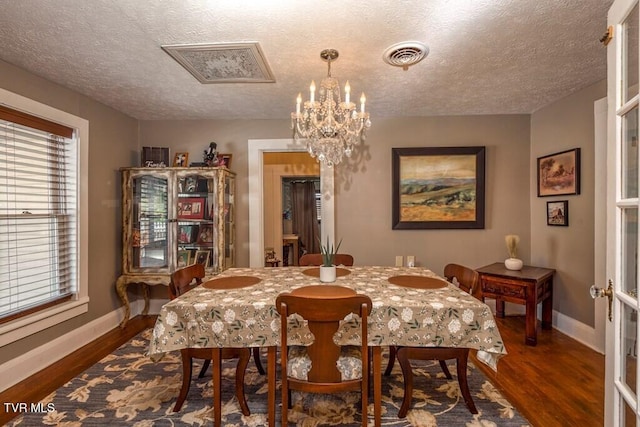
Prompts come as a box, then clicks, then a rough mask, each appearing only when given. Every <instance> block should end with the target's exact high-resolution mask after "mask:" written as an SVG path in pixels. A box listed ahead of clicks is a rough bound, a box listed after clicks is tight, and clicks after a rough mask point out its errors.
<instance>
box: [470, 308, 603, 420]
mask: <svg viewBox="0 0 640 427" xmlns="http://www.w3.org/2000/svg"><path fill="white" fill-rule="evenodd" d="M496 322H497V324H498V328H499V329H500V334H501V335H502V339H503V341H504V343H505V346H506V348H507V352H508V354H507V355H506V356H505V357H503V358H502V359H500V361H499V362H498V372H497V373H496V372H494V371H493V370H491V368H489V367H488V366H486V365H485V364H483V363H481V362H477V361H474V364H475V365H476V366H477V367H479V368H480V369H482V371H483V372H484V373H485V374H486V375H487V377H488V378H489V379H490V380H491V382H492V383H493V385H494V386H496V388H498V389H499V390H500V391H501V392H502V394H503V395H504V396H505V397H506V398H507V400H509V402H511V403H512V404H513V405H514V406H515V407H516V408H517V409H518V410H519V411H520V412H521V413H522V415H524V416H525V417H526V418H527V419H528V420H529V422H531V424H532V425H533V426H535V427H547V426H581V427H589V426H594V427H595V426H598V427H601V426H603V425H604V355H602V354H599V353H597V352H595V351H593V350H591V349H590V348H589V347H587V346H585V345H583V344H581V343H579V342H577V341H576V340H574V339H572V338H569V337H568V336H567V335H564V334H563V333H561V332H558V331H557V330H555V329H552V330H541V329H540V327H539V326H540V324H539V322H538V345H536V346H535V347H531V346H528V345H525V344H524V316H514V317H505V318H503V319H501V318H497V319H496ZM474 359H475V357H474ZM472 394H473V391H472Z"/></svg>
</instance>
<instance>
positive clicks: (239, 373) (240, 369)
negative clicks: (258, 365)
mask: <svg viewBox="0 0 640 427" xmlns="http://www.w3.org/2000/svg"><path fill="white" fill-rule="evenodd" d="M243 350H245V349H243ZM249 359H251V353H250V352H249V349H246V351H241V352H240V355H239V356H238V365H237V366H236V399H238V403H239V404H240V410H241V411H242V413H243V414H244V415H246V416H249V415H251V411H250V410H249V406H248V405H247V399H246V396H245V394H244V374H245V371H246V370H247V366H249Z"/></svg>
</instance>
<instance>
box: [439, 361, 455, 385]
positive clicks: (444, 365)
mask: <svg viewBox="0 0 640 427" xmlns="http://www.w3.org/2000/svg"><path fill="white" fill-rule="evenodd" d="M439 362H440V368H441V369H442V372H444V376H445V377H447V379H448V380H450V379H452V378H453V377H452V376H451V372H449V367H448V366H447V361H446V360H442V359H440V360H439Z"/></svg>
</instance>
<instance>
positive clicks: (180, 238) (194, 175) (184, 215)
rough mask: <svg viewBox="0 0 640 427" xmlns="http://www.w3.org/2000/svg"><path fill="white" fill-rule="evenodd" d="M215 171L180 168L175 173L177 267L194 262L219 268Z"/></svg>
mask: <svg viewBox="0 0 640 427" xmlns="http://www.w3.org/2000/svg"><path fill="white" fill-rule="evenodd" d="M215 177H216V175H215V174H211V173H205V172H202V173H198V172H196V171H194V172H191V171H188V170H181V171H179V172H178V176H177V198H176V226H177V230H176V233H177V234H176V257H177V258H176V268H181V267H186V266H187V265H191V264H194V263H198V264H203V265H204V266H205V269H206V270H209V271H219V270H220V265H219V263H218V250H217V245H216V244H215V243H216V242H217V241H218V240H219V239H218V227H217V221H216V215H215V212H216V211H217V204H218V201H217V200H216V193H217V191H216V182H215V179H214V178H215Z"/></svg>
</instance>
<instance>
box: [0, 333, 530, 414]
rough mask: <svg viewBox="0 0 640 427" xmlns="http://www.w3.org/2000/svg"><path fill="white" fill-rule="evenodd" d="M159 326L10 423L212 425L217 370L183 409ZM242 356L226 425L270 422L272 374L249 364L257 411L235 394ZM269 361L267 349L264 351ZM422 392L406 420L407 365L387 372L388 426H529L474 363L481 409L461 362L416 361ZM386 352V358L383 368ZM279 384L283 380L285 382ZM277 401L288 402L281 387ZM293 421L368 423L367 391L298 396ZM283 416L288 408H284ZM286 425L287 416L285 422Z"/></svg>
mask: <svg viewBox="0 0 640 427" xmlns="http://www.w3.org/2000/svg"><path fill="white" fill-rule="evenodd" d="M150 336H151V329H148V330H146V331H144V332H142V333H140V334H139V335H138V336H136V337H134V338H133V339H132V340H131V341H129V342H128V343H127V344H125V345H123V346H122V347H120V348H119V349H118V350H116V351H115V352H113V353H112V354H110V355H109V356H107V357H105V358H104V359H102V360H101V361H100V362H99V363H97V364H95V365H94V366H92V367H91V368H89V369H88V370H87V371H85V372H84V373H82V374H81V375H79V376H77V377H76V378H74V379H73V380H71V381H69V382H68V383H67V384H65V385H64V386H63V387H61V388H60V389H58V390H56V391H55V392H53V393H51V394H50V395H49V396H47V397H46V398H45V399H44V400H43V401H42V403H43V404H44V405H43V406H42V407H46V408H48V409H49V410H50V412H43V413H28V414H24V415H21V416H20V417H19V418H15V419H14V420H12V421H11V422H10V424H9V425H10V426H29V427H31V426H40V425H55V426H68V427H75V426H93V425H100V426H104V425H108V426H122V425H127V426H140V427H143V426H201V425H212V423H213V417H212V415H213V414H212V411H213V409H212V405H213V397H212V385H211V370H209V371H208V373H207V375H205V377H204V378H202V379H198V378H197V377H198V373H199V372H200V366H201V365H200V364H199V363H200V362H201V361H197V363H194V367H193V380H192V383H191V389H190V390H189V394H188V396H187V399H186V401H185V403H184V405H183V406H182V409H181V410H180V412H177V413H176V412H173V406H174V404H175V402H176V398H177V396H178V393H179V391H180V385H181V381H182V362H181V360H180V354H179V353H178V352H174V353H168V354H167V355H165V357H164V358H163V359H162V360H161V361H159V362H153V361H152V360H151V359H150V358H149V357H147V356H146V355H145V353H146V351H147V348H148V345H149V338H150ZM235 363H236V362H235V361H234V360H230V361H223V378H222V388H223V394H222V424H223V425H224V426H231V427H236V426H238V427H239V426H249V427H254V426H262V425H267V378H266V376H265V375H260V374H259V373H258V371H257V369H256V368H255V365H254V364H253V360H252V361H251V362H250V363H249V368H248V369H247V373H246V377H245V392H246V395H247V401H248V404H249V408H250V410H251V415H250V416H244V415H242V413H241V412H240V407H239V406H238V403H237V401H236V399H235V397H234V375H235ZM263 363H266V355H265V357H264V358H263ZM412 365H413V367H414V373H415V375H414V391H413V393H414V395H413V401H412V407H411V410H410V411H409V413H408V414H407V417H406V418H405V419H399V418H398V417H397V414H398V409H399V408H400V405H401V404H402V398H403V382H402V381H403V380H402V372H401V370H400V368H399V366H398V364H397V363H396V365H395V367H394V371H393V372H392V374H391V375H390V376H388V377H383V380H382V383H383V390H382V396H383V397H382V425H383V426H467V427H472V426H477V427H491V426H513V427H522V426H528V425H529V423H528V422H527V420H526V419H524V418H523V417H522V416H521V415H520V414H519V413H518V412H517V411H516V410H515V408H514V407H513V406H512V405H511V404H510V403H509V402H508V401H507V400H506V399H505V398H503V397H502V396H501V395H500V393H499V392H498V391H497V390H496V389H495V388H494V387H493V386H492V385H491V383H490V382H489V381H488V380H487V378H486V377H485V376H484V375H483V374H482V372H480V371H479V370H478V369H476V367H475V366H473V365H472V364H469V375H468V381H469V389H470V391H471V394H472V396H473V399H474V402H475V404H476V407H477V409H478V411H479V413H478V414H476V415H474V414H471V413H470V412H469V410H468V409H467V407H466V405H465V403H464V400H463V399H462V397H461V395H460V391H459V388H458V382H457V380H456V377H455V372H456V370H455V362H454V361H451V365H450V367H449V369H450V371H451V373H452V375H453V376H454V378H453V379H452V380H447V379H446V377H445V376H444V374H443V373H442V371H441V370H440V367H439V365H438V363H437V362H431V361H412ZM385 366H386V359H383V368H384V367H385ZM278 385H279V384H278ZM277 392H278V394H277V397H276V400H277V402H279V401H280V393H279V387H278V391H277ZM292 402H293V409H292V410H291V411H290V412H289V421H290V425H296V426H299V427H315V426H320V425H329V426H357V425H360V419H361V418H360V411H359V393H343V394H339V395H317V394H304V395H303V394H297V393H296V392H294V393H293V395H292ZM369 414H370V415H369V425H373V404H372V403H371V400H370V405H369ZM276 416H278V417H279V416H280V410H279V409H278V410H277V411H276ZM277 424H279V420H278V422H277Z"/></svg>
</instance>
